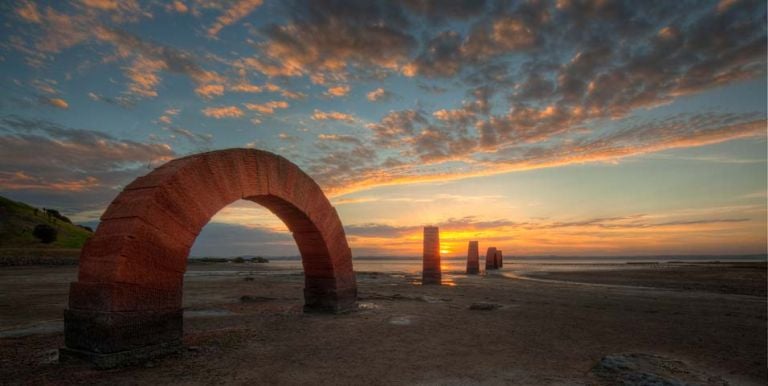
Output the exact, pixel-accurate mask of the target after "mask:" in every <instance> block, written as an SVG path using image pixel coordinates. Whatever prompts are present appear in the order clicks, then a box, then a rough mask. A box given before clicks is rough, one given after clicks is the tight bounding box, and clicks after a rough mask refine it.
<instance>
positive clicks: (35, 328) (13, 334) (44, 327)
mask: <svg viewBox="0 0 768 386" xmlns="http://www.w3.org/2000/svg"><path fill="white" fill-rule="evenodd" d="M62 331H64V321H63V320H50V321H47V322H42V323H38V324H34V325H31V326H27V327H22V328H14V329H9V330H3V331H0V338H21V337H24V336H30V335H44V334H53V333H57V332H62Z"/></svg>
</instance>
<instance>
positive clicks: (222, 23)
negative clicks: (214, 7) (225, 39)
mask: <svg viewBox="0 0 768 386" xmlns="http://www.w3.org/2000/svg"><path fill="white" fill-rule="evenodd" d="M261 3H262V0H238V1H236V2H235V3H234V4H232V6H231V7H229V8H228V9H227V10H225V11H224V13H223V14H222V15H220V16H219V17H218V18H217V19H216V21H215V22H214V23H213V25H211V27H210V28H208V35H209V36H211V37H214V36H216V35H218V34H219V32H220V31H221V30H222V28H224V27H226V26H228V25H230V24H233V23H235V22H237V21H238V20H240V19H242V18H244V17H246V16H248V14H249V13H251V12H253V10H254V9H256V8H258V7H259V6H260V5H261Z"/></svg>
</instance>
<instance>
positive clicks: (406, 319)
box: [387, 315, 416, 326]
mask: <svg viewBox="0 0 768 386" xmlns="http://www.w3.org/2000/svg"><path fill="white" fill-rule="evenodd" d="M415 321H416V317H415V316H411V315H405V316H393V317H391V318H389V320H388V321H387V322H388V323H389V324H394V325H396V326H410V325H411V324H413V323H414V322H415Z"/></svg>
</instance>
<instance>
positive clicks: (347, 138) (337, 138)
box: [317, 134, 362, 145]
mask: <svg viewBox="0 0 768 386" xmlns="http://www.w3.org/2000/svg"><path fill="white" fill-rule="evenodd" d="M317 139H319V140H321V141H332V142H340V143H348V144H353V145H361V144H362V141H360V139H358V138H357V137H353V136H351V135H344V134H318V135H317Z"/></svg>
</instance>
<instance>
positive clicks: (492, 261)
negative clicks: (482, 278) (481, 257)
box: [485, 247, 498, 271]
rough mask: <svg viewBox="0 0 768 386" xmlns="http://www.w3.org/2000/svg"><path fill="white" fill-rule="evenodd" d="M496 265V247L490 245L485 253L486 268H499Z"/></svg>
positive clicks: (487, 269)
mask: <svg viewBox="0 0 768 386" xmlns="http://www.w3.org/2000/svg"><path fill="white" fill-rule="evenodd" d="M497 268H498V267H497V266H496V247H489V248H488V251H487V252H486V253H485V270H486V271H489V270H493V269H497Z"/></svg>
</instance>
